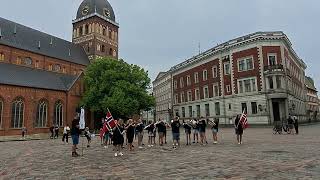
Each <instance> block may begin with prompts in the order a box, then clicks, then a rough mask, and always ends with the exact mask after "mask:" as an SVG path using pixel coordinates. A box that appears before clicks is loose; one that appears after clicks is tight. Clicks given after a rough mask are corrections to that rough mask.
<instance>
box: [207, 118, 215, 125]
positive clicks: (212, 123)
mask: <svg viewBox="0 0 320 180" xmlns="http://www.w3.org/2000/svg"><path fill="white" fill-rule="evenodd" d="M208 124H209V125H210V126H216V123H215V122H214V120H210V119H209V122H208Z"/></svg>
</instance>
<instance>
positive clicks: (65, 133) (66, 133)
mask: <svg viewBox="0 0 320 180" xmlns="http://www.w3.org/2000/svg"><path fill="white" fill-rule="evenodd" d="M69 132H70V127H69V125H68V124H67V125H66V126H64V127H63V136H62V142H64V143H67V144H68V143H69V142H68V139H69V137H68V136H69Z"/></svg>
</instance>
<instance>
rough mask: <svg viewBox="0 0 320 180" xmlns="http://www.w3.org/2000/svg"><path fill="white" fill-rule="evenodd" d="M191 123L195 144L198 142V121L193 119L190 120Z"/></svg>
mask: <svg viewBox="0 0 320 180" xmlns="http://www.w3.org/2000/svg"><path fill="white" fill-rule="evenodd" d="M192 123H193V142H192V143H193V144H194V143H195V141H196V139H197V144H198V143H199V123H198V120H197V119H194V120H193V121H192Z"/></svg>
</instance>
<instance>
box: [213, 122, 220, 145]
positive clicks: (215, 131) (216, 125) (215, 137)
mask: <svg viewBox="0 0 320 180" xmlns="http://www.w3.org/2000/svg"><path fill="white" fill-rule="evenodd" d="M211 130H212V138H213V144H217V143H218V135H217V134H218V131H219V119H218V118H215V119H214V120H213V122H212V128H211Z"/></svg>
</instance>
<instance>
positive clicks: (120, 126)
mask: <svg viewBox="0 0 320 180" xmlns="http://www.w3.org/2000/svg"><path fill="white" fill-rule="evenodd" d="M239 121H240V115H238V116H237V117H236V119H235V121H234V122H235V124H234V126H235V133H236V135H237V141H238V144H242V133H243V128H242V126H241V125H239ZM116 122H117V126H116V127H114V128H113V129H112V130H111V131H108V132H105V133H103V132H102V131H103V130H102V128H101V129H100V138H101V145H104V147H105V148H107V147H108V145H111V144H113V145H114V151H115V156H122V155H123V152H122V149H123V148H124V146H123V145H124V143H126V144H127V146H128V147H127V148H128V150H129V151H132V150H133V147H134V146H133V144H132V143H133V140H134V139H136V138H137V139H138V148H139V149H140V148H143V147H142V146H143V145H144V144H143V136H144V130H145V131H147V134H148V147H153V146H154V145H155V144H156V142H155V141H156V134H158V144H159V145H160V146H163V145H164V144H166V143H167V140H166V133H167V128H171V131H172V141H173V149H176V148H177V147H178V146H179V145H180V127H183V128H184V132H185V135H186V145H191V134H192V132H193V141H192V143H199V144H201V145H206V144H208V141H207V137H206V129H207V125H209V126H210V127H211V131H212V139H213V144H217V143H218V136H217V133H218V131H219V119H214V120H209V119H207V120H206V119H204V118H202V117H201V118H200V119H193V120H186V121H183V122H182V124H181V123H180V120H179V118H178V117H177V118H175V119H174V120H172V121H171V123H170V124H169V123H167V122H165V121H163V120H160V119H159V121H157V122H156V123H153V122H149V124H148V125H147V126H145V125H144V124H143V123H142V121H141V119H139V120H137V121H134V120H132V119H129V120H128V121H127V123H126V124H125V123H124V122H123V120H121V119H120V120H118V121H116ZM157 132H158V133H157ZM199 136H200V138H199ZM124 137H126V138H124ZM125 139H126V141H125Z"/></svg>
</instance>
